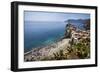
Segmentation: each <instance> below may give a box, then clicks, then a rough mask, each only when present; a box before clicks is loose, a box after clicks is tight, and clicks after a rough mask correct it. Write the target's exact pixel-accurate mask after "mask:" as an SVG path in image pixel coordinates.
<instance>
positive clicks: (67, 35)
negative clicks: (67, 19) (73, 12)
mask: <svg viewBox="0 0 100 73" xmlns="http://www.w3.org/2000/svg"><path fill="white" fill-rule="evenodd" d="M75 30H76V27H75V26H74V25H72V24H70V23H68V24H67V25H66V27H65V38H71V36H72V31H75Z"/></svg>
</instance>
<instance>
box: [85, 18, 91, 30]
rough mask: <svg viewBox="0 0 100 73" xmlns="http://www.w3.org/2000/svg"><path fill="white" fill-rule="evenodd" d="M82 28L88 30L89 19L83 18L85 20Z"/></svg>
mask: <svg viewBox="0 0 100 73" xmlns="http://www.w3.org/2000/svg"><path fill="white" fill-rule="evenodd" d="M84 28H85V29H86V30H90V19H87V20H85V22H84Z"/></svg>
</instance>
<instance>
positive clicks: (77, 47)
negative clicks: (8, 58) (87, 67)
mask: <svg viewBox="0 0 100 73" xmlns="http://www.w3.org/2000/svg"><path fill="white" fill-rule="evenodd" d="M88 22H89V21H88ZM86 25H90V23H87V24H86ZM85 27H87V26H85ZM87 58H90V29H86V30H81V29H78V28H77V27H75V26H74V25H73V24H71V23H68V24H67V25H66V27H65V34H64V37H63V38H61V40H60V41H57V42H56V43H54V44H51V45H49V46H48V45H47V46H45V47H39V48H33V49H32V50H31V51H29V52H27V53H25V54H24V61H25V62H28V61H47V60H64V59H66V60H67V59H87Z"/></svg>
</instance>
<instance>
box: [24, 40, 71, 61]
mask: <svg viewBox="0 0 100 73" xmlns="http://www.w3.org/2000/svg"><path fill="white" fill-rule="evenodd" d="M70 40H71V39H70V38H66V39H61V40H60V41H57V42H56V43H53V44H51V45H47V46H45V47H42V48H41V47H40V48H33V49H32V50H31V51H29V52H26V53H25V54H24V61H27V60H29V61H31V59H32V58H33V57H34V60H38V59H37V58H38V57H39V58H41V59H42V58H44V57H49V56H50V57H53V53H56V52H59V51H60V50H65V49H66V48H67V47H68V46H69V41H70ZM41 59H40V60H41Z"/></svg>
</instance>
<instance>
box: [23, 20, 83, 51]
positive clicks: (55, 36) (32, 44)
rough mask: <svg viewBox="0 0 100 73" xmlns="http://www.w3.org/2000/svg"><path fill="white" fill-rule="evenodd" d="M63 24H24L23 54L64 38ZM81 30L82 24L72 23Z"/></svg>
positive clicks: (26, 22) (64, 24) (30, 22)
mask: <svg viewBox="0 0 100 73" xmlns="http://www.w3.org/2000/svg"><path fill="white" fill-rule="evenodd" d="M66 24H67V23H65V22H32V21H25V22H24V52H27V51H30V50H31V49H32V48H37V47H42V46H46V45H49V44H52V43H54V42H55V41H57V40H59V39H60V38H62V37H63V36H64V32H65V27H66ZM72 24H74V25H75V26H76V27H78V28H80V29H83V23H82V22H72Z"/></svg>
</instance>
